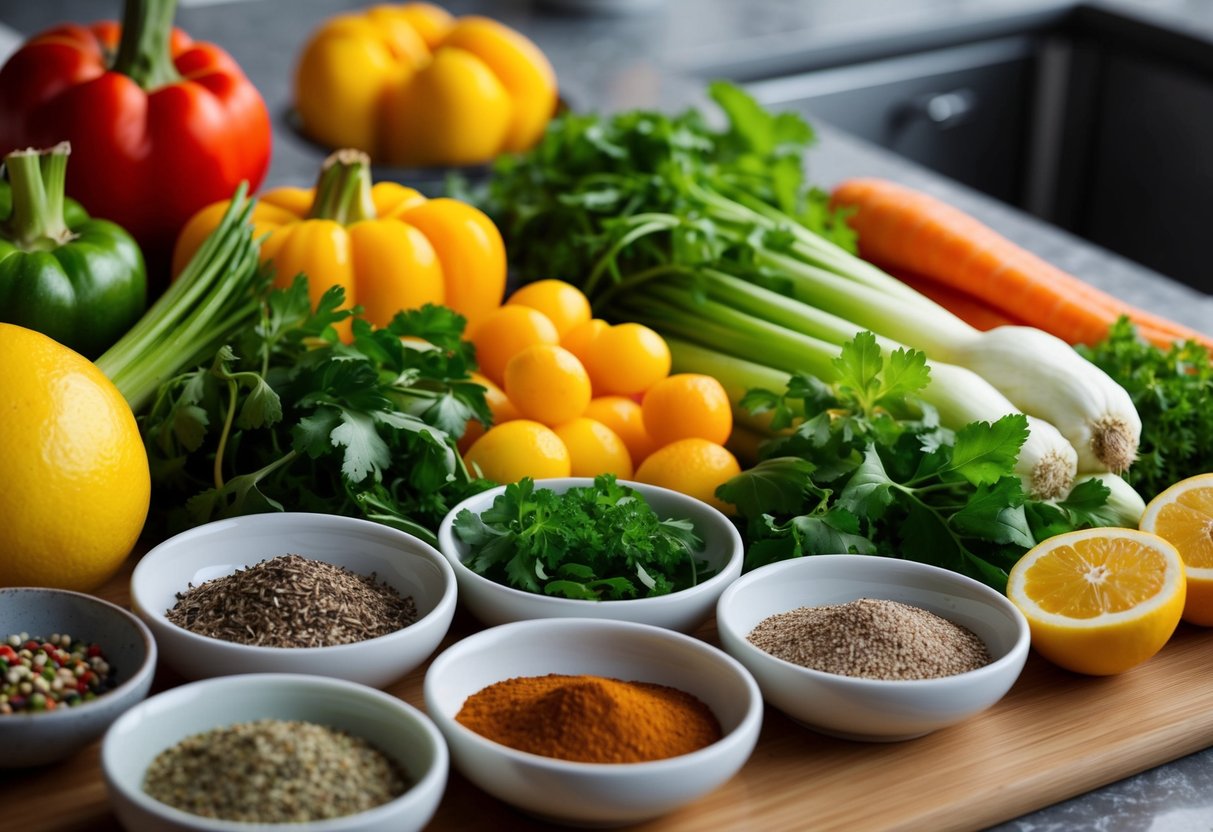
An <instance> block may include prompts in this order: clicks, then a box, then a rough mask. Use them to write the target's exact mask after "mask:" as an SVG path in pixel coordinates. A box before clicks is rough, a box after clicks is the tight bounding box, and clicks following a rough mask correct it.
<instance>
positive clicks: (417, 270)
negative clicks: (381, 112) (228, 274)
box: [173, 150, 506, 335]
mask: <svg viewBox="0 0 1213 832" xmlns="http://www.w3.org/2000/svg"><path fill="white" fill-rule="evenodd" d="M226 208H227V203H226V202H218V203H215V204H213V205H209V206H207V207H206V208H203V209H202V210H201V211H199V212H198V213H197V214H195V215H194V216H193V217H192V218H191V219H190V221H189V222H188V223H186V225H185V227H184V228H183V229H182V231H181V234H180V236H179V237H178V239H177V245H176V249H175V251H174V253H173V274H174V275H176V274H179V273H180V272H181V270H182V269H183V268H184V267H185V265H186V263H188V262H189V260H190V258H191V257H192V256H193V255H194V252H195V251H197V250H198V248H199V247H201V245H202V243H203V241H204V240H205V239H206V237H207V235H209V234H210V233H211V231H213V230H214V229H215V227H216V226H217V225H218V223H219V220H220V219H221V218H222V216H223V213H224V211H225V210H226ZM252 221H253V226H254V235H255V236H263V237H264V240H263V242H262V244H261V261H262V262H263V263H264V262H271V261H272V263H273V268H274V280H275V282H276V283H277V284H278V285H280V286H287V285H289V284H290V283H291V282H292V281H293V280H294V278H295V276H296V275H297V274H299V273H301V272H302V273H304V274H306V275H307V277H308V294H309V295H310V297H311V300H312V303H313V305H314V304H315V303H316V301H317V300H319V298H320V296H321V295H323V294H324V292H325V291H326V290H327V289H328V288H329V287H330V286H334V285H337V286H341V287H342V288H343V289H344V290H345V296H346V300H347V305H354V304H357V305H359V306H361V307H362V308H363V317H364V318H366V320H368V321H370V322H371V323H372V324H374V325H376V326H383V325H384V324H386V323H388V322H389V321H390V320H391V319H392V317H393V316H394V315H395V314H396V313H397V312H398V311H401V310H404V309H415V308H417V307H420V306H422V305H424V304H426V303H435V304H443V305H446V306H449V307H451V308H452V309H454V310H455V311H457V312H459V313H460V314H462V315H463V316H464V317H466V318H467V319H468V329H469V330H470V329H471V327H472V325H473V324H475V323H476V322H478V321H479V320H480V319H481V318H482V317H484V316H485V315H487V314H488V313H489V312H490V311H492V310H493V309H496V308H497V307H498V306H500V305H501V300H502V296H503V294H504V292H505V280H506V259H505V245H504V243H503V242H502V239H501V234H500V232H499V231H498V230H497V226H495V225H494V224H493V221H492V220H490V219H489V218H488V217H487V216H486V215H485V214H484V212H482V211H480V210H479V209H478V208H476V207H474V206H472V205H468V204H467V203H465V202H460V201H459V200H456V199H450V198H447V197H440V198H437V199H427V198H426V197H425V196H424V195H422V194H421V193H419V192H417V191H415V190H413V189H412V188H408V187H405V186H403V185H400V184H398V183H395V182H379V183H377V184H375V185H374V186H372V184H371V172H370V161H369V160H368V159H367V157H366V154H364V153H361V152H359V151H353V150H343V151H338V152H337V153H334V154H332V155H331V156H329V158H328V159H326V160H325V162H324V165H323V167H322V168H321V171H320V177H319V180H318V182H317V185H316V187H315V188H314V189H312V188H279V189H277V190H273V191H268V192H266V193H265V194H263V195H261V196H260V197H258V199H257V204H256V206H255V207H254V209H253V217H252ZM348 331H349V329H348V324H347V326H346V327H345V329H344V330H343V333H342V334H343V335H344V334H348Z"/></svg>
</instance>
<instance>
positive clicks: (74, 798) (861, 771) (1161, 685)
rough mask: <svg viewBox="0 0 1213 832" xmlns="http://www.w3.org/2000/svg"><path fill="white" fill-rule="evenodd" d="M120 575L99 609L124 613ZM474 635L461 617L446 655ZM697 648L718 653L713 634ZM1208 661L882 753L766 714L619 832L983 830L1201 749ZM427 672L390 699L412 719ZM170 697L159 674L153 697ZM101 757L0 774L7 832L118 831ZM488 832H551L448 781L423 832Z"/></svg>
mask: <svg viewBox="0 0 1213 832" xmlns="http://www.w3.org/2000/svg"><path fill="white" fill-rule="evenodd" d="M132 566H133V564H132V563H128V564H127V567H126V569H124V570H123V572H122V573H120V574H119V575H118V576H117V577H116V578H115V579H114V580H112V581H111V582H110V583H109V584H107V585H106V586H105V587H103V588H102V589H101V590H99V591H98V592H97V594H98V595H100V596H101V597H103V598H106V599H108V600H111V601H114V602H115V603H118V604H121V605H123V606H128V602H129V592H128V581H129V575H130V569H131V568H132ZM476 627H477V624H476V623H475V622H474V621H473V620H472V619H470V618H469V617H468V616H467V615H466V614H465V613H463V612H462V611H460V612H459V613H458V614H457V615H456V618H455V623H454V625H453V627H452V629H451V633H450V634H449V635H448V637H447V641H446V642H444V645H443V646H445V645H446V644H449V643H451V642H453V641H454V640H456V639H458V638H460V637H462V636H464V635H467V634H468V633H470V632H472V631H474V630H475V629H476ZM697 635H698V636H699V637H700V638H702V639H704V640H705V641H707V642H709V643H713V644H715V643H716V632H715V628H714V626H713V625H712V624H711V623H709V624H707V625H705V626H704V627H703V628H701V630H700V631H699V632H698V633H697ZM440 649H441V648H440ZM1211 659H1213V632H1210V631H1207V630H1201V629H1199V628H1195V627H1190V626H1188V625H1186V624H1181V625H1180V629H1179V630H1178V631H1177V632H1176V633H1175V636H1174V637H1173V638H1172V640H1171V641H1170V642H1169V643H1168V644H1167V645H1166V647H1164V648H1163V650H1162V652H1160V653H1159V654H1158V655H1157V656H1155V657H1154V658H1152V659H1151V660H1150V661H1148V662H1146V663H1145V664H1143V665H1141V666H1139V667H1137V668H1135V669H1133V670H1131V671H1130V672H1128V673H1125V674H1123V675H1121V676H1116V677H1109V678H1094V677H1085V676H1079V675H1075V674H1071V673H1068V672H1065V671H1062V670H1059V669H1057V668H1055V667H1053V666H1052V665H1050V664H1048V663H1047V662H1045V661H1044V660H1043V659H1040V658H1039V657H1038V656H1036V655H1035V654H1033V655H1032V656H1030V657H1029V660H1028V663H1027V666H1026V668H1025V669H1024V673H1023V675H1022V676H1021V677H1020V679H1019V681H1018V682H1017V683H1016V684H1015V687H1014V688H1012V690H1011V692H1010V693H1009V694H1008V695H1007V696H1006V697H1005V698H1004V699H1003V700H1002V701H1001V702H1000V703H998V704H997V705H995V706H994V707H993V708H992V709H990V710H988V711H986V712H985V713H983V714H979V715H978V716H976V717H974V718H972V719H970V720H968V721H967V722H965V723H963V724H961V725H957V726H954V727H952V728H948V729H945V730H942V731H938V732H936V733H934V734H931V735H928V736H926V737H920V738H918V739H914V740H909V741H906V742H899V743H890V744H871V743H861V742H851V741H845V740H837V739H833V738H830V737H826V736H824V735H821V734H818V733H816V732H814V731H811V730H809V729H807V728H804V727H802V726H800V725H799V724H797V723H795V722H793V721H792V720H790V719H788V718H787V717H785V716H784V715H783V714H782V713H780V712H778V711H776V710H775V709H774V708H771V707H769V706H768V707H767V709H766V716H765V721H764V725H763V731H762V736H761V738H760V739H759V743H758V747H757V748H756V749H755V751H754V755H753V756H752V757H751V759H750V760H749V762H748V763H747V764H746V766H745V767H744V768H743V769H742V770H741V772H740V773H739V774H738V775H737V776H736V777H734V778H733V779H732V780H731V781H729V782H728V783H726V784H725V785H724V786H722V787H721V788H720V789H718V790H716V791H715V792H713V793H712V794H710V795H708V796H706V797H705V798H703V799H701V800H700V801H698V802H696V803H694V804H692V805H691V806H688V807H686V808H684V809H682V810H680V811H678V812H675V813H674V814H671V815H667V816H665V817H663V818H660V819H658V820H655V821H651V822H649V823H645V824H641V825H639V826H635V827H632V828H633V829H638V830H646V831H647V830H651V831H652V832H674V830H688V831H689V830H696V832H703V831H704V830H758V829H761V830H775V829H814V830H830V829H852V830H853V829H862V830H893V829H907V830H908V829H919V830H920V829H932V830H940V831H942V830H972V829H980V828H982V827H985V826H989V825H992V824H995V823H999V822H1001V821H1006V820H1010V819H1012V818H1014V817H1017V816H1019V815H1021V814H1024V813H1025V812H1029V811H1032V810H1035V809H1039V808H1041V807H1043V806H1047V805H1050V804H1052V803H1056V802H1058V801H1061V800H1064V799H1066V798H1069V797H1072V796H1074V795H1077V794H1080V793H1082V792H1085V791H1089V790H1090V789H1093V788H1096V787H1098V786H1101V785H1104V784H1106V783H1109V782H1112V781H1115V780H1119V779H1121V778H1123V777H1127V776H1129V775H1132V774H1135V773H1137V772H1140V771H1143V770H1145V769H1147V768H1150V767H1152V766H1155V765H1158V764H1160V763H1164V762H1167V761H1170V760H1174V759H1176V758H1179V757H1182V756H1184V755H1186V754H1189V753H1191V752H1194V751H1197V750H1200V749H1202V748H1206V747H1208V746H1210V745H1213V685H1210V684H1209V681H1208V679H1209V677H1208V665H1209V663H1210V660H1211ZM427 666H428V664H427ZM425 667H426V666H422V667H420V668H418V669H417V670H415V671H413V672H412V673H410V674H409V675H408V676H407V677H405V678H404V679H402V680H400V681H399V682H397V683H396V684H394V685H392V686H391V687H390V688H389V689H388V690H389V691H390V692H391V693H393V694H395V695H396V696H399V697H400V698H402V699H404V700H405V701H407V702H409V703H411V704H413V705H415V706H417V707H419V708H423V702H422V692H421V687H422V679H423V678H424V674H425ZM179 682H180V680H179V679H177V678H175V677H174V676H173V675H172V674H171V673H170V672H168V671H166V670H163V669H162V670H160V671H159V672H158V673H157V676H156V682H155V686H154V688H153V694H154V693H155V692H156V691H157V690H163V689H164V688H166V687H171V686H173V685H175V684H178V683H179ZM99 746H100V743H99V742H97V743H93V744H92V745H90V746H89V747H88V748H86V749H84V750H83V751H81V752H80V753H79V754H77V755H76V756H74V757H72V758H70V759H68V760H66V761H64V762H62V763H59V764H56V765H52V766H48V767H46V768H43V769H35V770H28V771H22V770H16V771H13V770H2V769H0V805H3V806H4V824H3V825H4V827H5V828H8V829H20V830H22V832H39V830H55V831H56V832H74V831H75V830H80V831H81V832H84V830H89V832H102V830H114V829H119V828H120V827H119V825H118V822H117V820H116V819H115V818H114V816H113V814H112V813H111V812H110V811H109V805H108V800H107V796H106V791H105V785H104V782H103V780H102V776H101V770H100V761H99ZM0 753H3V749H0ZM487 827H492V828H497V829H520V830H527V829H534V830H544V829H551V828H553V827H552V826H551V825H550V824H547V823H541V822H539V821H535V820H532V819H530V818H528V817H526V816H524V815H522V814H520V813H518V812H517V811H515V810H514V809H512V808H510V807H509V806H508V805H506V804H504V803H502V802H500V801H498V800H496V799H495V798H493V797H490V796H488V795H487V794H485V793H483V792H481V791H479V790H478V789H477V788H475V787H474V786H472V785H471V784H470V783H468V782H467V781H466V780H464V779H463V778H462V777H460V776H459V774H458V772H456V771H454V770H452V772H451V778H450V783H449V785H448V787H447V792H446V795H445V797H444V799H443V802H442V805H441V806H440V807H439V810H438V813H437V814H436V815H435V817H434V820H433V822H432V824H431V825H430V827H429V829H431V830H435V831H436V832H437V831H438V830H471V829H483V828H487Z"/></svg>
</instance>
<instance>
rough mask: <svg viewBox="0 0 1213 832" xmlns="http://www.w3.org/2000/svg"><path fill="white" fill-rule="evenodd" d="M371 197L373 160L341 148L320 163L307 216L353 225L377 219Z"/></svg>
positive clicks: (361, 153) (358, 151) (362, 154)
mask: <svg viewBox="0 0 1213 832" xmlns="http://www.w3.org/2000/svg"><path fill="white" fill-rule="evenodd" d="M375 216H376V213H375V202H374V200H372V199H371V160H370V157H369V156H367V155H366V154H365V153H363V152H362V151H361V150H351V149H348V148H347V149H345V150H338V151H336V152H334V153H332V154H330V155H329V157H328V158H327V159H325V160H324V164H323V165H321V166H320V178H319V179H318V180H317V182H316V193H315V196H314V197H313V198H312V208H311V210H310V211H309V212H308V219H313V220H333V221H334V222H337V223H340V224H341V225H351V224H353V223H356V222H359V221H360V220H373V219H375Z"/></svg>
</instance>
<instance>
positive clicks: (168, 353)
mask: <svg viewBox="0 0 1213 832" xmlns="http://www.w3.org/2000/svg"><path fill="white" fill-rule="evenodd" d="M246 190H247V187H246V186H245V185H243V184H242V185H241V186H240V188H238V189H237V191H236V195H235V197H234V198H233V199H232V202H231V205H230V206H229V207H228V209H227V211H226V212H225V213H224V215H223V219H222V220H221V221H220V223H219V225H218V227H217V228H216V229H215V231H213V232H212V233H211V235H210V236H209V237H207V239H206V241H205V242H204V243H203V244H202V246H201V247H200V248H199V249H198V251H197V253H196V254H195V255H194V257H193V258H192V259H191V260H190V262H189V264H188V265H187V266H186V268H185V269H184V270H183V271H182V273H181V275H180V276H179V277H178V278H177V280H176V281H174V282H173V283H172V284H171V285H170V286H169V287H168V289H167V290H166V291H165V292H164V294H162V295H161V296H160V297H159V298H158V299H157V300H156V302H155V303H154V304H152V306H151V308H150V309H148V311H147V312H146V313H145V314H144V315H143V317H142V318H140V319H139V321H138V322H136V323H135V325H134V326H133V327H132V328H131V329H130V330H129V331H128V332H127V333H126V334H125V335H123V337H122V338H120V339H119V340H118V341H117V342H116V343H115V344H114V345H113V346H111V347H110V348H109V349H108V350H106V351H105V353H103V354H102V355H101V356H100V357H98V358H97V361H96V364H97V366H98V367H99V368H100V369H101V371H102V372H103V373H105V374H106V375H107V376H109V378H110V380H112V381H113V382H114V384H115V385H116V386H117V387H118V389H119V390H120V391H121V392H122V395H123V396H124V397H125V398H126V400H127V402H128V403H129V404H130V406H131V409H132V410H134V411H135V412H136V413H139V412H141V411H142V410H143V409H144V408H145V407H146V406H147V404H148V403H149V402H150V401H151V400H152V399H153V398H154V397H155V395H156V391H157V388H158V387H159V386H160V384H161V383H163V382H164V381H165V380H167V379H169V378H171V377H172V376H174V375H175V374H176V373H178V372H179V371H180V370H181V369H182V368H184V367H189V366H193V365H196V364H199V363H204V362H205V361H207V360H208V359H210V358H211V356H212V355H213V354H214V352H215V350H216V349H218V347H219V346H221V345H222V344H223V342H224V341H225V340H226V339H228V338H230V337H231V335H232V334H233V333H234V332H238V331H239V330H240V329H242V328H244V327H246V326H251V325H252V324H254V323H255V322H256V320H257V316H258V312H259V309H260V300H259V297H258V294H259V289H260V288H261V287H262V286H263V284H264V278H263V275H262V273H261V272H260V270H259V267H258V247H257V245H256V243H255V242H254V241H253V239H252V225H251V223H250V222H249V216H250V214H251V212H252V202H251V201H250V200H248V199H246V198H245V193H246Z"/></svg>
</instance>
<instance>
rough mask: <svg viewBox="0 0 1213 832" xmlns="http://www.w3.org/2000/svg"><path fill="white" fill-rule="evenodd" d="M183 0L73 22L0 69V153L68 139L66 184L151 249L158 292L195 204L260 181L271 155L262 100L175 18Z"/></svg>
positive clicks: (133, 1)
mask: <svg viewBox="0 0 1213 832" xmlns="http://www.w3.org/2000/svg"><path fill="white" fill-rule="evenodd" d="M176 7H177V0H127V2H126V4H125V7H124V10H123V20H122V25H121V26H119V25H118V23H117V22H116V21H105V22H101V23H96V24H93V25H90V26H82V25H74V24H67V25H62V26H58V27H55V28H52V29H49V30H47V31H45V32H43V33H41V34H39V35H35V36H34V37H32V38H30V39H29V40H28V41H26V42H25V43H24V44H23V45H22V46H21V47H20V48H19V49H18V50H17V52H15V53H14V54H13V55H12V56H11V57H10V58H9V60H8V61H7V63H5V65H4V67H3V68H2V69H0V155H3V154H6V153H8V152H9V151H12V150H16V149H20V148H24V147H30V146H33V147H50V146H52V145H55V144H57V143H59V142H61V141H70V142H71V143H72V148H73V154H72V164H71V168H70V169H69V171H68V174H67V193H68V195H69V196H71V197H73V198H75V199H76V200H78V201H79V202H80V203H81V204H83V205H84V207H85V209H86V210H87V211H88V212H89V213H90V214H92V215H94V216H97V217H102V218H105V219H108V220H111V221H112V222H115V223H117V224H118V225H120V226H122V227H123V228H124V229H126V230H127V231H128V232H130V234H131V235H132V236H134V237H135V239H136V240H137V241H138V242H139V244H140V246H141V247H142V248H143V251H144V255H145V258H146V259H147V261H148V267H149V268H148V277H149V282H150V283H151V288H152V289H153V291H156V290H157V289H159V288H163V286H164V285H165V284H166V283H167V280H168V258H169V253H170V252H171V250H172V245H173V242H174V240H175V238H176V235H177V233H178V231H180V229H181V227H182V226H183V225H184V224H185V222H186V220H188V219H189V218H190V217H191V216H192V215H193V214H194V213H195V212H196V211H198V210H199V209H201V208H202V207H204V206H206V205H209V204H211V203H212V202H216V201H218V200H221V199H229V198H230V197H231V195H232V193H233V191H234V190H235V189H236V187H237V186H238V185H239V184H240V182H241V181H247V182H248V183H249V188H250V190H255V189H256V188H257V187H258V186H259V185H260V184H261V180H262V179H263V178H264V176H265V172H266V169H267V167H268V166H269V159H270V118H269V112H268V110H267V109H266V106H265V101H264V100H263V99H262V97H261V94H260V93H259V92H258V91H257V89H256V87H254V86H253V84H252V83H251V82H250V81H249V80H248V78H247V77H246V76H245V75H244V73H243V71H242V70H241V69H240V67H239V66H238V65H237V64H236V62H235V60H233V59H232V57H231V56H230V55H228V54H227V53H226V52H225V51H224V50H222V49H221V48H219V47H217V46H215V45H213V44H210V43H199V42H194V41H193V40H191V39H190V37H189V36H188V35H186V34H185V33H184V32H182V31H181V30H180V29H177V28H176V27H174V26H173V17H174V14H175V12H176Z"/></svg>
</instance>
